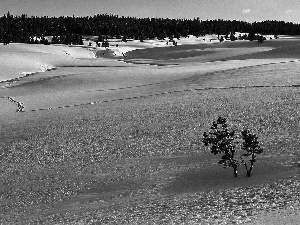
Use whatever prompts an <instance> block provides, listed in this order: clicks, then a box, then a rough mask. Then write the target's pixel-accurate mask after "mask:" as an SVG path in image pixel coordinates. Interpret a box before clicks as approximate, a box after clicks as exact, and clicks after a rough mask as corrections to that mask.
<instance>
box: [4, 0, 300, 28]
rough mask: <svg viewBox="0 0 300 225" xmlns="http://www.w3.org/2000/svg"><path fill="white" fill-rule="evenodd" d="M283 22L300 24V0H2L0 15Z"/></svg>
mask: <svg viewBox="0 0 300 225" xmlns="http://www.w3.org/2000/svg"><path fill="white" fill-rule="evenodd" d="M8 11H9V12H10V13H11V14H13V15H21V14H23V13H24V14H28V15H30V16H31V15H35V16H72V15H75V16H92V15H94V14H103V13H108V14H115V15H119V16H135V17H161V18H166V17H168V18H196V17H199V18H200V19H202V20H206V19H229V20H234V19H235V20H243V21H249V22H253V21H262V20H284V21H292V22H295V23H300V0H0V15H3V14H5V13H7V12H8Z"/></svg>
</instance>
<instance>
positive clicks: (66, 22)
mask: <svg viewBox="0 0 300 225" xmlns="http://www.w3.org/2000/svg"><path fill="white" fill-rule="evenodd" d="M234 32H243V33H260V34H274V35H278V34H281V35H300V24H293V23H291V22H284V21H269V20H268V21H263V22H254V23H248V22H245V21H236V20H233V21H229V20H221V19H218V20H200V19H199V18H195V19H163V18H135V17H124V16H122V17H119V16H117V15H108V14H97V15H94V16H88V17H75V16H73V17H70V16H66V17H64V16H62V17H46V16H45V17H36V16H31V17H29V16H27V15H25V14H23V15H21V16H13V15H11V14H10V13H9V12H8V13H7V14H6V15H4V16H2V17H0V42H3V43H6V44H8V43H10V42H21V43H43V44H50V43H48V40H47V39H46V38H45V37H46V36H52V37H53V38H52V43H63V44H82V35H93V36H98V37H99V41H102V40H101V39H106V38H123V39H124V40H126V39H127V38H128V39H129V38H130V39H137V40H146V39H153V38H158V39H164V38H179V37H186V36H187V35H195V36H201V35H206V34H221V35H226V34H227V35H228V34H230V33H234ZM34 37H39V39H40V40H39V41H37V40H36V39H34Z"/></svg>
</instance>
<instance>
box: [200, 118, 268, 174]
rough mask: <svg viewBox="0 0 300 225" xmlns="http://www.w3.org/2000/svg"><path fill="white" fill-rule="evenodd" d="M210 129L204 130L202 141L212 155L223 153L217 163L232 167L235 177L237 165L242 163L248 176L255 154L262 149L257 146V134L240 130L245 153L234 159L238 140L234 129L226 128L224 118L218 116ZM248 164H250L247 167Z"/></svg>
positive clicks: (242, 148)
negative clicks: (208, 130)
mask: <svg viewBox="0 0 300 225" xmlns="http://www.w3.org/2000/svg"><path fill="white" fill-rule="evenodd" d="M210 129H211V131H210V132H208V133H207V132H204V134H203V139H202V141H203V143H204V145H205V146H209V147H210V151H211V153H213V154H214V155H217V154H220V153H222V154H223V155H222V157H221V160H220V161H219V164H222V165H223V166H224V168H226V167H232V168H233V174H234V176H235V177H237V169H238V167H239V165H241V164H243V165H244V166H245V169H246V172H247V176H248V177H250V175H251V172H252V169H253V164H254V162H255V158H256V155H257V154H260V153H262V152H263V149H262V148H261V147H260V146H259V142H258V138H257V136H256V135H255V134H252V133H251V132H250V131H249V130H243V131H242V132H241V135H242V139H243V143H242V147H241V150H243V151H245V152H246V153H243V154H242V155H241V156H240V160H236V159H235V156H236V153H237V147H238V145H239V142H238V141H237V140H236V139H237V137H236V136H235V131H233V130H231V131H230V130H229V129H228V125H227V122H226V119H225V118H223V117H219V118H218V119H217V121H216V122H213V124H212V126H211V128H210ZM249 157H250V159H249V160H248V162H247V161H246V158H249ZM248 164H250V165H249V167H248Z"/></svg>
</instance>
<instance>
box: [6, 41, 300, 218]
mask: <svg viewBox="0 0 300 225" xmlns="http://www.w3.org/2000/svg"><path fill="white" fill-rule="evenodd" d="M299 45H300V41H297V40H284V41H283V40H276V41H275V40H274V41H266V42H264V43H263V44H258V43H257V42H236V43H222V44H213V45H189V46H176V47H169V48H154V49H147V50H135V51H132V52H130V53H128V57H127V58H125V59H124V61H125V62H127V63H124V62H115V61H114V60H116V59H117V58H116V59H107V58H106V59H101V58H100V59H89V60H87V59H85V60H81V61H80V60H76V63H77V64H74V62H73V61H70V64H68V65H61V66H58V67H57V69H56V70H52V71H46V72H44V73H37V74H35V75H34V76H28V77H25V78H22V79H20V80H19V81H17V82H15V83H13V84H12V85H10V87H8V88H2V89H0V97H1V98H0V104H1V105H2V106H4V107H2V108H1V109H0V115H1V118H3V119H1V121H0V125H1V129H0V223H1V224H9V223H11V224H29V223H41V224H45V223H46V224H59V223H60V224H97V223H99V224H147V223H148V224H172V223H174V224H183V223H188V224H199V223H217V222H221V221H222V222H227V223H229V224H231V223H238V222H247V221H248V222H249V221H252V222H253V223H255V221H257V219H261V217H259V216H260V215H264V216H266V217H268V215H269V214H268V212H269V211H271V210H272V211H275V212H278V213H286V214H287V213H290V214H291V215H293V218H289V217H286V218H287V219H286V221H287V223H288V222H289V221H291V219H294V220H297V218H299V215H298V214H297V207H299V200H300V196H299V193H300V190H299V187H300V183H299V166H298V161H299V147H300V141H299V133H300V124H299V121H300V114H299V107H300V92H299V87H300V77H299V69H300V61H299V59H300V54H299V53H300V50H298V46H299ZM97 60H102V61H97ZM141 61H142V62H144V63H142V65H140V64H137V62H141ZM100 62H101V66H100ZM146 64H152V65H146ZM155 64H156V65H160V66H156V65H155ZM7 96H9V97H12V98H13V99H16V100H17V101H20V102H23V103H24V106H25V108H24V109H25V112H24V113H17V112H15V111H16V105H14V104H13V103H10V102H9V101H8V99H7ZM218 116H224V117H226V118H227V119H228V121H229V125H230V126H232V127H234V128H237V129H243V128H249V129H250V130H252V131H253V132H255V133H256V134H257V135H258V137H259V141H260V142H261V145H262V147H263V148H264V153H263V154H262V155H261V156H258V160H257V163H256V164H255V167H254V171H253V176H252V177H250V178H247V177H246V174H244V171H243V170H242V169H240V170H239V172H238V178H234V177H233V175H232V171H231V170H224V169H223V168H222V166H220V165H218V164H217V161H218V159H219V156H213V155H212V154H211V153H210V152H208V151H207V149H205V148H204V146H203V144H202V143H201V138H202V134H203V132H204V131H207V130H208V128H209V127H210V124H211V122H212V121H213V120H215V118H217V117H218ZM292 206H293V207H294V209H291V207H292ZM283 209H284V210H286V211H284V210H283ZM297 216H298V217H297ZM268 218H269V217H268ZM289 219H290V220H289ZM259 223H260V222H259V220H258V222H257V224H259Z"/></svg>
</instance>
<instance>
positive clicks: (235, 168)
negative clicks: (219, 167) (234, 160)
mask: <svg viewBox="0 0 300 225" xmlns="http://www.w3.org/2000/svg"><path fill="white" fill-rule="evenodd" d="M233 174H234V176H235V177H237V166H233Z"/></svg>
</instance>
